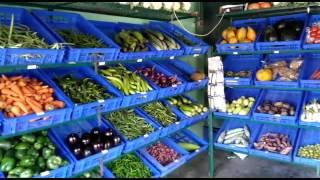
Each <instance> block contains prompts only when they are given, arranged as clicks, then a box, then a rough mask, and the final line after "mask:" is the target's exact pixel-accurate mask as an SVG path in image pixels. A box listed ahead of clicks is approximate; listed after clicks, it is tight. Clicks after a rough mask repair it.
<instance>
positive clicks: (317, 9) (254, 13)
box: [209, 6, 320, 176]
mask: <svg viewBox="0 0 320 180" xmlns="http://www.w3.org/2000/svg"><path fill="white" fill-rule="evenodd" d="M295 13H308V14H320V6H295V7H279V8H270V9H261V10H247V11H238V12H229V13H225V15H224V18H226V19H229V20H230V21H232V20H235V19H248V18H261V17H270V16H281V15H288V14H295ZM216 16H217V17H221V16H222V14H217V15H216ZM280 53H281V54H289V53H320V49H310V50H306V49H301V50H276V49H275V50H272V51H255V52H237V51H234V52H228V53H217V52H215V51H213V52H212V54H213V55H214V56H224V55H245V54H247V55H249V54H251V55H254V54H280ZM225 87H229V88H255V89H275V90H286V91H295V90H296V91H297V90H298V91H320V89H312V88H280V87H279V88H275V87H268V86H266V87H261V86H254V85H250V86H227V85H225ZM212 117H213V120H215V121H223V120H232V121H243V122H244V121H245V122H250V123H251V122H252V123H258V124H272V125H277V126H285V127H288V128H303V129H319V128H320V127H316V126H306V125H297V124H296V125H290V124H281V123H276V122H265V121H256V120H253V119H252V118H251V119H249V120H244V119H238V118H231V117H221V116H215V115H214V112H212ZM211 125H212V123H210V124H209V132H210V131H212V128H213V127H212V126H211ZM211 134H212V132H211ZM210 136H211V135H210ZM212 139H213V137H211V139H210V144H209V145H210V146H212V147H213V141H212ZM213 148H214V149H220V150H223V151H227V152H237V151H234V150H231V149H225V148H219V147H213ZM241 153H243V152H241ZM243 154H248V153H243ZM248 155H249V154H248ZM250 156H253V157H259V158H263V159H267V160H272V161H280V162H284V163H288V164H292V165H300V166H306V165H304V164H300V163H297V162H285V161H281V160H275V159H269V158H267V157H261V156H257V155H252V154H250ZM210 167H212V168H210V174H212V175H213V173H214V168H213V167H214V159H213V158H212V159H210ZM307 167H309V166H307ZM310 167H311V166H310ZM313 168H314V167H313ZM316 172H317V176H320V166H317V167H316Z"/></svg>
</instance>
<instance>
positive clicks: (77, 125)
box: [50, 118, 125, 174]
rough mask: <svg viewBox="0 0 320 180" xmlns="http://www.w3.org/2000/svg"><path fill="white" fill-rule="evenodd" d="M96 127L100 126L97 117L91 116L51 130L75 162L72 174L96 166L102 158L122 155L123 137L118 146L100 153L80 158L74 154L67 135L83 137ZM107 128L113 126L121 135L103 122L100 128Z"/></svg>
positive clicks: (108, 159)
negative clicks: (74, 134)
mask: <svg viewBox="0 0 320 180" xmlns="http://www.w3.org/2000/svg"><path fill="white" fill-rule="evenodd" d="M94 127H99V124H98V120H97V119H96V118H90V119H87V120H84V121H81V122H73V123H70V124H67V125H63V126H58V127H55V128H52V129H51V130H50V135H51V136H53V137H54V139H55V143H56V144H59V146H61V147H62V148H63V149H64V151H65V153H66V154H67V156H69V158H71V159H72V161H73V163H74V168H73V170H72V174H78V173H80V172H83V171H86V170H89V169H91V168H93V167H95V166H98V165H99V162H100V160H103V161H104V162H105V161H110V160H113V159H115V158H117V157H119V156H120V155H121V152H122V150H123V148H124V145H125V143H124V140H123V139H121V143H120V144H119V145H117V146H116V147H113V148H111V149H108V150H103V151H101V152H100V153H95V154H93V155H91V156H88V157H86V158H82V159H79V160H78V159H77V158H76V157H75V156H74V155H73V153H72V152H71V150H70V149H69V147H68V145H67V144H66V142H65V140H66V138H67V136H68V135H69V134H71V133H76V134H78V135H79V136H80V137H81V135H82V134H83V133H85V132H90V130H91V129H92V128H94ZM107 128H111V129H112V130H113V131H114V132H115V134H117V135H119V134H118V133H117V131H115V130H114V129H113V128H112V127H111V126H109V125H106V124H105V123H104V122H102V123H101V126H100V129H102V130H106V129H107ZM120 138H121V136H120Z"/></svg>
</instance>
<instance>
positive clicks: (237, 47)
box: [216, 18, 267, 53]
mask: <svg viewBox="0 0 320 180" xmlns="http://www.w3.org/2000/svg"><path fill="white" fill-rule="evenodd" d="M266 22H267V19H266V18H258V19H249V20H237V21H233V22H232V24H231V25H232V26H233V27H236V28H240V27H248V26H250V27H252V28H253V29H254V30H255V32H256V40H255V41H254V42H253V43H236V44H220V43H221V41H222V38H220V39H219V40H218V41H217V43H216V49H217V51H218V53H224V52H253V51H255V50H256V42H257V40H258V39H259V38H260V36H261V32H262V31H261V30H262V29H263V28H264V27H265V24H266Z"/></svg>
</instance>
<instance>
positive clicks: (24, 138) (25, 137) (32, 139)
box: [20, 134, 36, 143]
mask: <svg viewBox="0 0 320 180" xmlns="http://www.w3.org/2000/svg"><path fill="white" fill-rule="evenodd" d="M20 140H21V141H22V142H28V143H34V142H35V141H36V136H35V135H33V134H26V135H23V136H21V138H20Z"/></svg>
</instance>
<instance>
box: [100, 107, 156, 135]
mask: <svg viewBox="0 0 320 180" xmlns="http://www.w3.org/2000/svg"><path fill="white" fill-rule="evenodd" d="M105 118H106V119H107V120H109V121H110V122H111V123H112V124H113V125H114V126H115V128H116V129H117V130H119V131H120V133H121V134H122V135H123V136H125V137H126V139H127V140H129V141H130V140H133V139H136V138H138V137H140V136H143V135H145V134H149V133H151V132H153V131H154V129H153V127H152V126H151V125H150V124H148V123H146V122H145V120H144V118H142V117H139V116H138V115H136V113H135V112H134V110H133V109H128V110H120V111H115V112H111V113H109V114H107V115H105Z"/></svg>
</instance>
